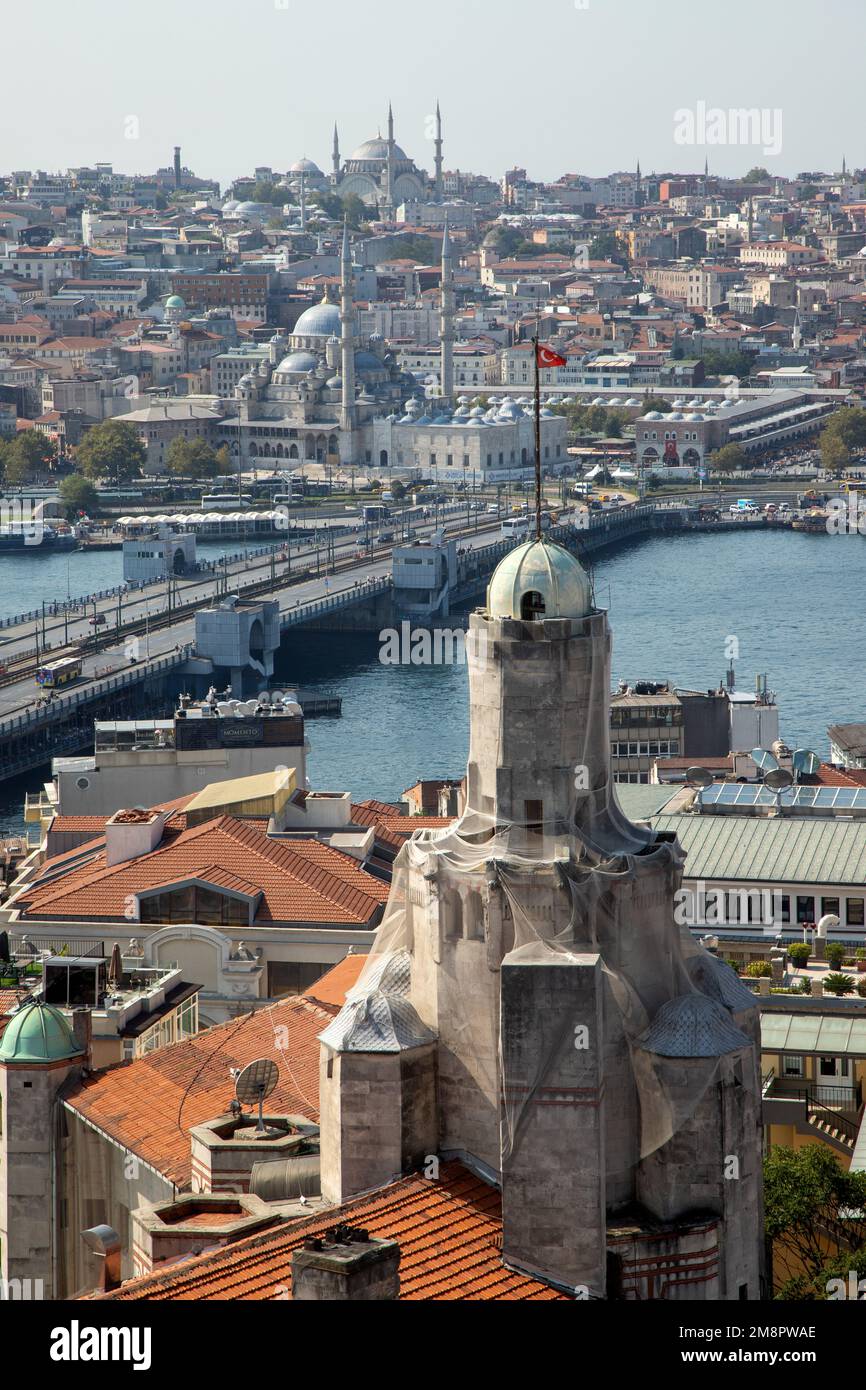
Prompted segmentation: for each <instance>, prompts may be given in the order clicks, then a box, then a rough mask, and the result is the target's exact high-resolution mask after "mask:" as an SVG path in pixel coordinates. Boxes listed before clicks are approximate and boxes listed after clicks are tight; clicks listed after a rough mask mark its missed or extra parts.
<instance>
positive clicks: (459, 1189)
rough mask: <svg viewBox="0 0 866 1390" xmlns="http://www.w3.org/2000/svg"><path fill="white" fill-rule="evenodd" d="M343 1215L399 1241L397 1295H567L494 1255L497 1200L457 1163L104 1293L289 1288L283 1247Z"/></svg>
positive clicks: (208, 1295) (257, 1296) (228, 1293)
mask: <svg viewBox="0 0 866 1390" xmlns="http://www.w3.org/2000/svg"><path fill="white" fill-rule="evenodd" d="M338 1220H351V1221H352V1223H353V1224H357V1225H359V1226H363V1228H364V1229H365V1230H367V1231H368V1232H369V1233H370V1235H371V1236H374V1237H376V1238H378V1239H387V1240H395V1241H397V1243H398V1244H399V1246H400V1297H401V1298H403V1299H409V1300H411V1301H433V1302H445V1301H451V1300H455V1301H458V1300H459V1301H461V1302H479V1301H493V1300H503V1301H509V1302H526V1301H542V1300H543V1301H550V1300H556V1301H562V1300H565V1299H567V1297H568V1296H567V1295H566V1294H564V1293H560V1292H558V1291H557V1290H556V1289H551V1288H548V1286H547V1285H546V1284H543V1283H541V1281H540V1280H538V1279H532V1278H530V1277H529V1276H528V1275H526V1274H519V1273H517V1272H515V1271H514V1270H510V1269H506V1267H505V1266H504V1265H503V1264H502V1254H501V1248H500V1247H501V1241H502V1201H501V1196H500V1193H499V1191H498V1189H497V1188H495V1187H491V1186H489V1185H488V1184H487V1183H485V1182H483V1181H482V1180H481V1178H478V1177H475V1175H474V1174H473V1173H470V1172H469V1171H468V1170H467V1169H466V1168H464V1167H463V1166H462V1165H461V1164H459V1163H449V1164H445V1165H443V1167H442V1169H441V1171H440V1175H439V1179H438V1181H435V1182H431V1181H428V1180H427V1179H425V1178H421V1177H410V1178H402V1179H400V1181H398V1182H395V1183H391V1184H390V1185H389V1186H388V1187H383V1188H380V1189H379V1190H378V1191H377V1192H376V1193H374V1194H373V1195H372V1196H367V1197H362V1198H358V1199H357V1200H355V1201H353V1202H349V1203H347V1204H346V1205H345V1206H343V1207H340V1208H339V1209H337V1210H333V1211H331V1212H329V1213H328V1215H327V1217H325V1218H323V1217H322V1216H319V1217H317V1218H316V1219H315V1220H314V1221H307V1222H304V1223H303V1224H302V1225H296V1224H293V1225H292V1226H291V1227H289V1228H288V1229H287V1228H285V1227H282V1228H280V1229H278V1230H274V1231H268V1232H266V1233H265V1234H263V1235H258V1236H252V1237H250V1239H248V1240H244V1241H238V1243H237V1244H236V1245H231V1246H228V1247H226V1248H224V1249H221V1250H218V1251H214V1252H212V1253H210V1254H206V1255H201V1256H198V1257H197V1258H194V1259H191V1260H185V1261H183V1263H180V1264H176V1265H173V1266H172V1267H171V1268H170V1269H162V1270H161V1271H160V1272H159V1273H157V1274H151V1275H147V1276H145V1277H144V1278H142V1279H134V1280H131V1281H130V1282H129V1283H128V1284H124V1285H123V1287H122V1288H120V1289H117V1290H116V1291H115V1292H114V1293H111V1294H106V1295H103V1298H105V1299H111V1300H119V1301H131V1300H133V1299H147V1300H149V1301H151V1302H155V1301H157V1300H164V1299H172V1300H176V1301H178V1300H179V1301H192V1300H195V1301H199V1300H206V1299H210V1300H227V1299H231V1300H262V1299H274V1300H283V1299H285V1297H286V1293H287V1292H288V1291H290V1289H291V1282H292V1274H291V1267H292V1252H293V1251H294V1250H296V1249H297V1248H298V1246H300V1245H301V1244H302V1243H303V1241H304V1240H305V1239H306V1238H307V1237H308V1236H317V1235H324V1234H325V1233H326V1232H327V1231H328V1230H329V1229H330V1228H331V1227H333V1226H334V1225H335V1224H336V1223H337V1221H338Z"/></svg>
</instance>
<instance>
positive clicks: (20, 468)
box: [4, 430, 57, 487]
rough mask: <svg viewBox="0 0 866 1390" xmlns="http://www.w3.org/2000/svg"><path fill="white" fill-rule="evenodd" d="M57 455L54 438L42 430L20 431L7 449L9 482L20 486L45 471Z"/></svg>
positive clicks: (7, 479)
mask: <svg viewBox="0 0 866 1390" xmlns="http://www.w3.org/2000/svg"><path fill="white" fill-rule="evenodd" d="M56 456H57V448H56V445H55V443H54V440H53V439H49V438H48V436H47V435H45V434H43V433H42V431H41V430H21V431H19V433H18V434H16V436H15V438H14V439H12V440H10V442H9V443H8V444H7V446H6V449H5V457H4V474H5V478H6V481H7V483H9V484H10V486H12V487H20V485H21V484H22V483H24V482H27V481H28V480H29V479H31V478H34V477H38V476H39V475H40V474H41V473H43V472H44V471H45V470H46V469H47V468H48V467H49V466H50V465H51V464H52V463H53V461H54V459H55V458H56Z"/></svg>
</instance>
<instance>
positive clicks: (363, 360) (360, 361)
mask: <svg viewBox="0 0 866 1390" xmlns="http://www.w3.org/2000/svg"><path fill="white" fill-rule="evenodd" d="M355 366H356V367H358V368H360V369H361V370H362V371H365V372H381V371H383V370H384V367H383V363H382V359H381V357H377V356H376V354H375V352H366V351H365V350H364V349H362V350H361V351H360V352H356V353H355Z"/></svg>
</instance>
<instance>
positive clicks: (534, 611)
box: [487, 540, 592, 620]
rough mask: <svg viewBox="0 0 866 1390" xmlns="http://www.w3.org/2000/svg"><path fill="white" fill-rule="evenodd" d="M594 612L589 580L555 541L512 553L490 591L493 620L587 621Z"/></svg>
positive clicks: (497, 571)
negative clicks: (550, 619) (557, 619)
mask: <svg viewBox="0 0 866 1390" xmlns="http://www.w3.org/2000/svg"><path fill="white" fill-rule="evenodd" d="M591 612H592V585H591V584H590V582H589V576H588V575H587V573H586V571H585V570H584V569H582V567H581V565H580V563H579V562H578V561H577V560H576V559H575V558H574V556H573V555H572V554H570V553H569V551H567V550H564V549H563V547H562V546H561V545H554V543H553V542H552V541H546V540H541V541H528V542H527V543H526V544H525V545H519V546H518V547H517V549H516V550H512V551H510V552H509V553H508V554H507V555H506V556H505V559H504V560H500V562H499V564H498V565H497V567H496V569H495V570H494V572H493V578H492V579H491V580H490V585H489V588H488V590H487V616H488V617H489V618H518V619H524V620H526V619H527V618H533V619H539V618H585V617H587V616H588V614H590V613H591Z"/></svg>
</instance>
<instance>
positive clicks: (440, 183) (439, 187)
mask: <svg viewBox="0 0 866 1390" xmlns="http://www.w3.org/2000/svg"><path fill="white" fill-rule="evenodd" d="M444 192H445V178H444V174H443V169H442V112H441V111H440V110H439V102H438V101H437V103H436V197H437V198H441V197H442V195H443V193H444Z"/></svg>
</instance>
